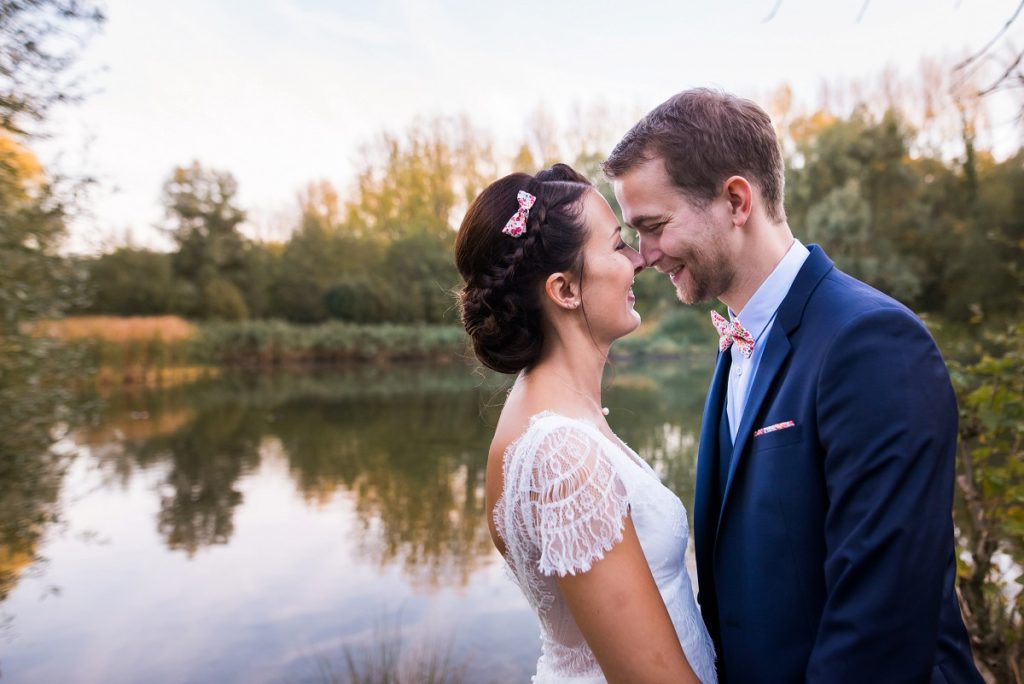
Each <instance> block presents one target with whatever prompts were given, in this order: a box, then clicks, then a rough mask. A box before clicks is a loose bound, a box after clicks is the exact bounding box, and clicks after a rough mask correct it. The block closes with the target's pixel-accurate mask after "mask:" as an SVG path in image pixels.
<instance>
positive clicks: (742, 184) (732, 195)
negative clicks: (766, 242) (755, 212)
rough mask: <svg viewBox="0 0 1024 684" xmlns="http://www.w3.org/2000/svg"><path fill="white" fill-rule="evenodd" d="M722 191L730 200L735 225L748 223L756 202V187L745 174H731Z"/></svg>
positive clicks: (740, 225) (739, 225)
mask: <svg viewBox="0 0 1024 684" xmlns="http://www.w3.org/2000/svg"><path fill="white" fill-rule="evenodd" d="M722 192H723V193H724V194H725V197H726V198H727V199H728V200H729V209H730V211H731V213H732V223H733V225H734V226H738V227H742V226H744V225H746V223H747V219H748V218H750V212H751V210H752V207H753V204H754V188H753V187H752V186H751V185H750V181H748V180H747V179H746V178H744V177H743V176H730V177H729V178H727V179H726V180H725V183H724V184H723V186H722Z"/></svg>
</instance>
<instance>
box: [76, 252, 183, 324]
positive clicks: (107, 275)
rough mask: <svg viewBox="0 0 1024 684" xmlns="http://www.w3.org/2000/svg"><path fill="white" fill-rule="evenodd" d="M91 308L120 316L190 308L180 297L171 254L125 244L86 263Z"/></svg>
mask: <svg viewBox="0 0 1024 684" xmlns="http://www.w3.org/2000/svg"><path fill="white" fill-rule="evenodd" d="M85 267H86V271H87V272H88V279H87V281H86V282H87V285H86V287H87V292H88V299H89V302H88V306H87V309H88V310H89V311H93V312H96V313H106V314H116V315H119V316H139V315H158V314H166V313H172V312H175V311H178V310H179V308H178V307H179V306H180V307H183V308H186V309H187V308H188V305H187V304H183V303H181V302H180V299H181V298H183V297H186V296H187V293H186V292H179V290H180V289H181V288H179V286H178V285H179V283H178V281H176V280H175V278H174V272H173V269H172V268H171V255H170V254H166V253H164V252H154V251H152V250H148V249H135V248H132V247H121V248H119V249H116V250H114V251H113V252H110V253H108V254H101V255H100V256H98V257H96V258H95V259H92V260H90V261H88V262H86V264H85Z"/></svg>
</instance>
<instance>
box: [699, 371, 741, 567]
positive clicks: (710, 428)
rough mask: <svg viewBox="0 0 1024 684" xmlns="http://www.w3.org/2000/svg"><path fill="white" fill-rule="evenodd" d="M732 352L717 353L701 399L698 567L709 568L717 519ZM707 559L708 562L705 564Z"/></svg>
mask: <svg viewBox="0 0 1024 684" xmlns="http://www.w3.org/2000/svg"><path fill="white" fill-rule="evenodd" d="M731 365H732V355H731V354H729V353H721V352H719V354H718V363H717V365H716V366H715V375H714V377H713V378H712V380H711V389H710V390H709V391H708V397H707V400H706V401H705V402H704V417H703V419H702V421H701V428H700V446H699V447H698V449H697V487H696V490H697V491H696V493H695V494H694V502H693V509H694V539H693V541H694V545H695V547H696V553H697V558H698V559H700V562H699V566H700V567H705V568H710V567H711V566H710V564H709V563H710V560H711V550H712V547H711V541H712V540H713V539H714V538H715V534H716V532H715V527H714V525H715V523H716V522H717V521H718V513H719V511H718V510H717V508H718V507H717V506H716V502H717V498H718V496H717V491H716V489H717V488H716V487H715V473H716V472H718V422H719V421H720V420H721V418H722V411H723V410H725V392H726V388H727V386H728V380H729V368H730V366H731ZM705 561H707V563H705Z"/></svg>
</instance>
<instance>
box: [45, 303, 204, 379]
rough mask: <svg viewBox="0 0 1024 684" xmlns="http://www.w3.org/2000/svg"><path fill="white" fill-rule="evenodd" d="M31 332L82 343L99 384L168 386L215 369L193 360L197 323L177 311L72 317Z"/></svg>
mask: <svg viewBox="0 0 1024 684" xmlns="http://www.w3.org/2000/svg"><path fill="white" fill-rule="evenodd" d="M31 332H32V334H34V335H38V336H44V337H50V338H55V339H59V340H62V341H64V342H68V343H71V344H72V345H74V346H75V347H77V348H79V349H80V350H81V351H82V352H84V354H85V358H86V359H87V361H88V365H90V366H91V367H92V369H93V370H95V372H96V381H97V382H98V383H99V384H100V385H122V384H147V385H168V384H175V383H178V382H188V381H191V380H194V379H195V378H197V377H200V376H202V375H205V374H208V373H209V372H210V370H211V369H205V368H202V367H200V366H199V365H198V364H196V363H195V361H194V360H193V358H192V357H193V356H194V354H193V351H192V349H191V340H192V339H193V338H194V337H195V333H196V326H195V325H193V324H192V323H189V322H188V321H186V320H185V319H183V318H179V317H178V316H128V317H122V316H73V317H69V318H65V319H61V320H58V321H43V322H40V323H37V324H35V325H34V326H33V327H32V330H31Z"/></svg>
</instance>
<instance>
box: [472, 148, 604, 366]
mask: <svg viewBox="0 0 1024 684" xmlns="http://www.w3.org/2000/svg"><path fill="white" fill-rule="evenodd" d="M592 188H593V185H592V184H591V183H590V181H589V180H587V178H586V177H585V176H583V175H581V174H579V173H577V172H576V171H574V170H573V169H572V168H571V167H569V166H568V165H566V164H555V165H554V166H552V167H551V168H550V169H545V170H544V171H541V172H540V173H538V174H537V175H535V176H530V175H529V174H525V173H513V174H511V175H508V176H505V177H504V178H501V179H499V180H497V181H495V182H494V183H491V184H490V185H489V186H487V188H486V189H485V190H484V191H483V192H482V193H480V195H479V196H478V197H477V198H476V199H475V200H473V203H472V204H471V205H470V207H469V210H468V211H467V212H466V217H465V219H463V221H462V226H461V227H460V228H459V234H458V237H457V238H456V240H455V265H456V267H457V268H458V270H459V273H460V274H461V275H462V279H463V280H464V281H465V286H464V287H463V288H462V289H461V290H460V291H459V292H458V293H457V298H458V303H459V313H460V316H461V318H462V324H463V325H464V326H465V328H466V332H467V333H468V334H469V337H470V339H471V340H472V342H473V351H474V353H475V354H476V357H477V358H478V359H479V360H480V362H481V363H482V364H484V365H485V366H487V367H488V368H490V369H492V370H495V371H498V372H499V373H518V372H519V371H521V370H523V369H524V368H529V367H530V366H532V365H533V364H535V363H536V362H537V360H538V359H539V358H540V354H541V349H542V348H543V344H544V332H543V326H542V320H541V307H540V301H541V296H542V288H543V284H544V282H545V281H546V280H547V277H548V276H549V275H551V274H552V273H557V272H559V271H569V272H572V273H576V274H577V275H578V276H579V277H581V278H582V275H583V273H582V272H583V245H584V243H585V242H586V229H585V227H584V225H583V220H582V215H583V197H584V195H585V194H586V192H587V191H588V190H590V189H592ZM520 190H525V191H526V192H528V193H530V194H531V195H534V196H535V197H536V198H537V200H536V202H535V203H534V205H533V207H532V208H531V209H530V214H529V218H528V220H527V222H526V231H525V232H524V234H523V235H522V236H521V237H519V238H512V237H510V236H508V235H506V234H504V233H502V231H501V229H502V226H504V225H505V222H506V221H508V219H509V218H510V217H511V216H512V215H513V214H514V213H515V212H516V210H517V209H518V208H519V204H518V201H517V199H516V195H517V194H518V193H519V191H520Z"/></svg>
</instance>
